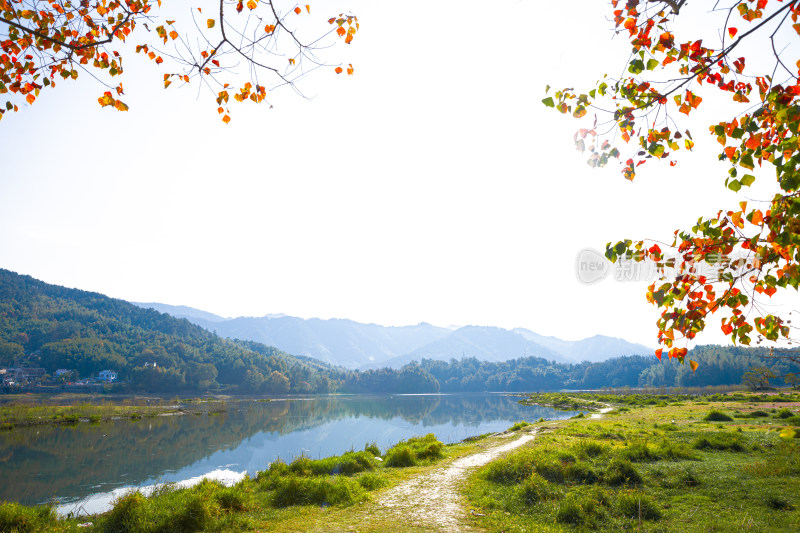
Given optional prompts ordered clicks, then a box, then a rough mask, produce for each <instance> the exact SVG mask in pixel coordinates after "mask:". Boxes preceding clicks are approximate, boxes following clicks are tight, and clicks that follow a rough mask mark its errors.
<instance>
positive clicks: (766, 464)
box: [0, 394, 800, 533]
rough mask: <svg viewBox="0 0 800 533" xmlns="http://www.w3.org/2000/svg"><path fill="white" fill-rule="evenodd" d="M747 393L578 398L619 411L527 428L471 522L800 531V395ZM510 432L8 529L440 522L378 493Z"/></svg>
mask: <svg viewBox="0 0 800 533" xmlns="http://www.w3.org/2000/svg"><path fill="white" fill-rule="evenodd" d="M745 396H747V395H738V396H733V395H732V396H729V397H728V398H727V399H725V398H720V397H712V396H707V397H680V396H667V397H661V396H643V395H628V396H619V397H610V396H608V395H591V396H589V395H587V396H582V397H578V398H577V399H576V401H578V402H579V403H580V402H585V403H586V404H587V405H588V404H590V403H591V404H594V403H595V402H597V403H602V404H611V405H613V407H614V410H613V411H611V412H610V413H608V414H606V415H604V416H603V417H602V418H599V419H593V418H590V417H588V416H585V417H582V418H574V419H571V420H562V421H558V422H544V421H540V422H532V423H530V424H522V423H519V424H515V425H514V426H513V431H515V432H518V433H522V432H530V431H536V432H537V437H536V439H535V440H534V441H532V442H531V443H529V444H527V445H525V446H523V447H521V448H519V449H518V450H516V451H513V452H511V453H509V454H508V455H506V456H505V457H503V458H501V459H498V460H496V461H494V462H492V463H490V464H488V465H487V466H485V467H483V468H480V469H478V470H475V471H472V473H471V474H470V475H469V476H468V477H467V478H466V479H464V480H463V484H462V493H463V494H462V496H463V500H462V504H463V508H464V513H463V523H464V525H465V526H466V525H468V526H470V527H471V528H472V529H474V530H476V531H493V532H494V531H496V532H500V531H506V532H512V531H514V532H521V531H545V532H555V531H558V532H561V531H563V532H567V531H570V532H571V531H608V532H611V531H653V532H656V531H664V532H667V531H676V532H696V531H737V532H738V531H740V530H747V531H758V532H772V531H774V532H778V531H780V532H785V531H800V509H799V507H800V438H798V435H800V417H798V415H797V413H796V411H797V410H798V409H800V395H796V394H795V395H784V396H774V395H773V396H771V397H761V396H759V397H751V398H746V397H745ZM770 399H771V400H770ZM549 400H558V399H555V398H549ZM561 400H565V401H566V399H565V398H562V399H561ZM506 437H508V436H506ZM512 438H513V436H512ZM503 440H505V441H508V438H505V439H503V438H501V437H500V436H488V437H487V436H484V437H478V438H474V439H470V440H469V441H467V442H463V443H459V444H455V445H448V446H443V445H442V444H441V443H440V442H438V441H437V440H436V439H435V438H434V437H433V436H426V437H422V438H417V439H409V440H408V441H407V442H401V443H398V444H397V445H396V446H394V447H393V448H391V449H389V450H386V451H385V452H384V453H381V450H378V449H377V448H376V447H374V446H369V445H368V446H366V447H365V450H363V451H353V452H350V453H348V454H345V455H342V456H340V457H332V458H326V459H321V460H311V459H308V458H305V457H301V458H299V459H296V460H295V461H293V462H291V463H288V464H286V463H282V462H276V463H273V464H272V465H271V466H270V468H269V469H268V470H265V471H263V472H260V473H259V474H258V475H257V476H254V477H252V478H250V477H248V478H245V480H244V481H242V482H241V483H239V484H237V485H235V486H233V487H225V486H223V485H221V484H219V483H217V482H212V481H205V482H202V483H201V484H199V485H197V486H195V487H192V488H188V489H176V488H175V487H173V486H170V485H165V486H163V487H161V488H160V489H159V490H157V491H156V493H155V494H154V495H153V496H152V497H148V498H145V497H143V496H142V495H141V494H139V493H135V492H134V493H129V494H128V495H126V496H124V497H122V498H120V499H119V500H118V501H116V503H115V506H114V508H113V510H111V511H110V512H108V513H105V514H103V515H96V516H89V517H76V518H68V519H61V520H59V519H56V517H55V515H54V513H53V511H52V510H51V509H47V508H43V507H39V508H29V507H23V506H19V505H15V504H2V505H0V532H6V531H18V532H28V531H65V532H66V531H76V532H77V531H80V532H84V531H97V532H112V531H113V532H131V533H134V532H136V533H138V532H141V533H160V532H165V533H166V532H193V531H231V532H233V531H276V532H307V531H308V532H312V531H313V532H322V531H326V532H331V531H358V532H361V533H368V532H382V531H383V532H385V531H393V532H410V533H412V532H418V531H420V532H421V531H435V530H436V529H435V528H433V527H427V526H425V525H424V524H418V523H413V522H412V521H411V520H401V521H398V519H397V517H396V516H392V515H391V514H389V513H387V512H386V509H385V508H383V507H381V506H380V505H378V504H377V503H376V501H377V500H379V499H380V498H381V495H382V494H384V491H386V490H388V489H390V488H391V487H394V486H396V485H398V484H399V483H402V482H404V481H407V480H409V479H411V478H414V477H416V476H420V475H423V474H425V473H428V472H430V471H432V470H434V469H439V468H441V467H443V466H444V465H447V464H449V463H451V462H452V461H454V460H455V459H457V458H460V457H463V456H466V455H471V454H474V453H476V452H478V451H481V450H485V449H487V447H490V446H493V445H495V444H497V443H498V442H502V441H503ZM376 457H378V458H379V459H380V460H379V459H376ZM88 523H91V525H86V524H88Z"/></svg>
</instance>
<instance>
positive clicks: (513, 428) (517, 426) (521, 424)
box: [508, 420, 530, 431]
mask: <svg viewBox="0 0 800 533" xmlns="http://www.w3.org/2000/svg"><path fill="white" fill-rule="evenodd" d="M526 426H530V424H529V423H528V422H525V421H524V420H520V421H519V422H517V423H516V424H514V425H513V426H511V427H510V428H508V430H509V431H519V430H520V429H522V428H524V427H526Z"/></svg>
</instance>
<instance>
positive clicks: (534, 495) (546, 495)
mask: <svg viewBox="0 0 800 533" xmlns="http://www.w3.org/2000/svg"><path fill="white" fill-rule="evenodd" d="M559 496H560V493H559V491H558V489H557V488H556V487H554V486H553V485H551V484H550V483H549V482H548V481H547V480H546V479H544V478H543V477H542V476H540V475H539V474H537V473H536V472H534V473H533V474H531V475H530V477H528V479H526V480H525V482H524V483H523V484H522V486H521V488H520V497H521V498H522V501H523V502H525V503H526V504H527V505H534V504H536V503H538V502H541V501H545V500H551V499H557V498H558V497H559Z"/></svg>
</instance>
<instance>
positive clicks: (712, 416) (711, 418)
mask: <svg viewBox="0 0 800 533" xmlns="http://www.w3.org/2000/svg"><path fill="white" fill-rule="evenodd" d="M703 420H705V421H707V422H733V418H731V417H730V416H728V415H726V414H725V413H723V412H722V411H717V410H714V409H712V410H711V411H709V412H708V414H707V415H706V416H704V417H703Z"/></svg>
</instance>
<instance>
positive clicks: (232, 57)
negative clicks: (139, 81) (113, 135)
mask: <svg viewBox="0 0 800 533" xmlns="http://www.w3.org/2000/svg"><path fill="white" fill-rule="evenodd" d="M244 2H245V0H219V1H218V2H208V1H201V0H198V2H196V5H194V6H193V7H191V8H190V7H189V6H185V7H183V6H181V8H180V9H181V11H183V12H184V13H185V16H183V17H182V18H181V20H180V21H178V20H170V19H169V18H168V14H165V13H164V11H165V9H162V6H161V0H156V2H155V3H154V2H151V1H150V0H74V1H70V0H0V95H6V98H7V100H6V101H5V102H4V103H3V102H2V100H0V119H1V118H2V117H3V114H4V113H5V112H6V111H18V110H19V106H20V105H22V103H23V102H26V103H27V104H28V105H32V104H33V103H34V102H35V101H36V99H37V98H38V97H39V94H40V91H41V90H42V89H44V88H52V87H55V86H56V83H57V82H61V81H62V80H70V79H72V80H74V79H76V78H77V77H78V76H79V75H80V74H81V73H83V74H89V75H91V76H93V77H95V78H96V79H98V80H100V81H101V82H102V83H103V84H104V85H106V87H107V89H108V90H106V91H105V92H104V93H103V95H102V96H100V97H99V98H98V102H99V104H100V105H101V106H103V107H106V106H109V107H113V108H116V109H117V110H119V111H127V110H128V105H127V104H125V103H124V102H123V101H122V100H121V99H120V97H122V96H123V95H124V89H123V86H122V83H121V82H119V81H117V80H118V77H119V76H121V75H122V74H123V72H124V69H123V59H124V57H125V56H127V55H130V54H131V53H133V52H135V53H138V54H144V55H145V56H146V57H147V58H149V59H150V60H151V61H153V62H154V63H155V64H156V65H157V66H158V67H160V68H162V69H164V72H163V83H164V88H167V87H169V86H170V85H171V84H172V83H173V82H178V83H179V84H181V85H187V84H192V83H197V84H199V85H201V86H202V87H204V88H206V89H209V90H211V91H212V92H213V94H214V96H215V98H216V102H217V111H218V113H219V114H220V115H222V120H223V121H224V122H225V123H228V122H229V121H230V114H229V108H228V105H229V103H230V98H231V97H233V99H234V100H235V101H237V102H240V103H241V102H245V101H248V100H249V101H251V102H253V103H257V104H258V103H262V102H264V101H265V98H266V93H267V90H270V89H273V88H276V87H278V86H281V85H290V86H292V87H294V86H295V82H296V80H297V79H298V78H299V77H300V76H302V75H303V74H305V73H307V72H309V71H310V70H313V69H315V68H318V67H320V66H325V63H324V62H323V61H322V60H321V59H320V58H319V57H318V56H317V54H316V52H317V51H318V50H319V49H320V48H321V47H323V46H328V44H329V43H328V42H327V41H326V40H325V37H327V36H331V37H333V36H338V37H339V38H341V39H343V41H344V43H346V44H350V42H352V40H353V37H354V36H355V34H356V32H357V31H358V28H359V24H358V19H357V17H355V16H353V15H349V14H343V13H342V14H339V15H337V16H335V17H332V18H330V19H327V25H320V26H314V24H313V20H312V19H310V18H309V17H311V5H309V4H305V5H303V6H302V7H301V6H300V5H297V4H295V3H293V2H282V1H281V0H277V1H276V0H246V3H244ZM204 9H205V11H204ZM173 11H177V7H174V8H173ZM304 17H305V19H306V20H305V21H304V20H303V19H304ZM320 28H321V29H320ZM304 29H309V31H310V32H312V34H313V36H312V37H305V36H304V34H305V33H308V32H304V31H303V30H304ZM134 46H135V48H134ZM331 67H333V65H331ZM346 70H347V74H350V75H352V74H353V72H354V69H353V65H352V64H350V65H348V66H347V67H346ZM334 71H335V72H336V73H337V74H341V73H342V72H343V71H344V69H343V68H342V66H340V65H339V66H335V68H334Z"/></svg>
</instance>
